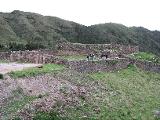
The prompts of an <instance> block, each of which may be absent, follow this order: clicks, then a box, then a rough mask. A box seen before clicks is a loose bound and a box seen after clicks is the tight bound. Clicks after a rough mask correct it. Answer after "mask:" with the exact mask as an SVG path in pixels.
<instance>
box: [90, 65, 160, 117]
mask: <svg viewBox="0 0 160 120" xmlns="http://www.w3.org/2000/svg"><path fill="white" fill-rule="evenodd" d="M90 76H91V77H92V78H93V79H94V80H96V81H100V82H102V83H103V85H104V86H105V88H106V91H101V92H98V94H97V97H98V98H97V101H96V102H97V105H98V106H99V107H100V108H101V111H102V112H101V113H100V114H99V116H98V117H99V118H101V119H102V120H133V119H134V120H154V116H153V111H154V110H156V109H160V103H159V101H160V92H157V91H159V90H160V75H159V74H156V73H150V72H144V71H141V70H139V69H137V68H136V67H134V66H130V67H129V68H128V69H124V70H121V71H119V72H118V71H117V72H113V73H111V72H110V73H105V72H99V73H95V74H90ZM100 101H103V102H100ZM98 102H99V103H98Z"/></svg>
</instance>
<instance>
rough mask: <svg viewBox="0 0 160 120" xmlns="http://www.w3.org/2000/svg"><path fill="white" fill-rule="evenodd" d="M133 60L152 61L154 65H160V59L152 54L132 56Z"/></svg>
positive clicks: (143, 53) (141, 53)
mask: <svg viewBox="0 0 160 120" xmlns="http://www.w3.org/2000/svg"><path fill="white" fill-rule="evenodd" d="M130 57H131V58H135V59H138V60H144V61H151V62H153V63H158V64H160V58H159V57H158V56H156V55H154V54H152V53H146V52H138V53H135V54H131V55H130Z"/></svg>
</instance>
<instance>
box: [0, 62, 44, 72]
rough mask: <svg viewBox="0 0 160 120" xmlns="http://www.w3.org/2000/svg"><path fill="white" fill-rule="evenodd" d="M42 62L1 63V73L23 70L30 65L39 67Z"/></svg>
mask: <svg viewBox="0 0 160 120" xmlns="http://www.w3.org/2000/svg"><path fill="white" fill-rule="evenodd" d="M38 66H41V64H28V63H27V64H26V63H0V73H1V74H6V73H9V72H11V71H18V70H23V69H26V68H30V67H38Z"/></svg>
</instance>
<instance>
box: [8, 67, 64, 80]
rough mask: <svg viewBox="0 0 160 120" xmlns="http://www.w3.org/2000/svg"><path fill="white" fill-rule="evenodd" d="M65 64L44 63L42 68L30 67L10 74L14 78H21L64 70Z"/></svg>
mask: <svg viewBox="0 0 160 120" xmlns="http://www.w3.org/2000/svg"><path fill="white" fill-rule="evenodd" d="M63 69H64V66H63V65H57V64H44V65H43V66H42V68H29V69H25V70H22V71H14V72H11V73H9V75H10V76H11V77H13V78H20V77H32V76H36V75H39V74H45V73H52V72H56V71H60V70H63Z"/></svg>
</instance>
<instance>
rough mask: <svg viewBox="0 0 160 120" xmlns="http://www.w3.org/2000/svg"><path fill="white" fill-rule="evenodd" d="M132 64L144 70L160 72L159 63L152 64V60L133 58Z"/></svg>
mask: <svg viewBox="0 0 160 120" xmlns="http://www.w3.org/2000/svg"><path fill="white" fill-rule="evenodd" d="M133 61H134V64H135V65H136V66H137V67H138V68H141V69H143V70H145V71H151V72H156V73H160V64H154V63H152V62H147V61H140V60H133Z"/></svg>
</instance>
